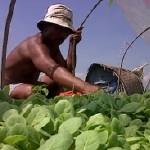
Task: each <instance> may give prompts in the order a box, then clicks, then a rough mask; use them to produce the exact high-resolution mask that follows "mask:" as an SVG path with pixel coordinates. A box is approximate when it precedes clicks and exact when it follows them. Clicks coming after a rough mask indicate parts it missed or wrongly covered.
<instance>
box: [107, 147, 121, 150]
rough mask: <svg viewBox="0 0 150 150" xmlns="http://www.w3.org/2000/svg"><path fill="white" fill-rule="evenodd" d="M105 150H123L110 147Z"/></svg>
mask: <svg viewBox="0 0 150 150" xmlns="http://www.w3.org/2000/svg"><path fill="white" fill-rule="evenodd" d="M107 150H123V149H122V148H121V147H112V148H108V149H107Z"/></svg>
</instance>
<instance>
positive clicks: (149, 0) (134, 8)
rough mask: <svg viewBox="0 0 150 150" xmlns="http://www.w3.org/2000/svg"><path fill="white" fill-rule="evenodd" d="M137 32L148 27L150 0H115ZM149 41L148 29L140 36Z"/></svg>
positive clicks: (149, 21)
mask: <svg viewBox="0 0 150 150" xmlns="http://www.w3.org/2000/svg"><path fill="white" fill-rule="evenodd" d="M116 1H117V4H118V5H119V6H120V7H121V8H122V9H123V11H124V13H125V15H126V17H127V18H128V21H129V23H130V24H131V25H132V27H133V28H134V30H135V31H136V33H137V34H139V33H141V32H142V31H144V29H146V28H147V27H150V0H116ZM142 37H143V38H144V39H145V40H146V41H148V42H149V43H150V30H149V31H147V32H145V33H144V34H143V36H142Z"/></svg>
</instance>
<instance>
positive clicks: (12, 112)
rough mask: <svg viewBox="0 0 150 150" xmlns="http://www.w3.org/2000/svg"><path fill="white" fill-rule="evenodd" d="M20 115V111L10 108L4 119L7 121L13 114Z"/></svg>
mask: <svg viewBox="0 0 150 150" xmlns="http://www.w3.org/2000/svg"><path fill="white" fill-rule="evenodd" d="M14 115H18V111H17V110H16V109H9V110H8V111H6V112H5V113H4V115H3V121H7V119H8V118H9V117H11V116H14Z"/></svg>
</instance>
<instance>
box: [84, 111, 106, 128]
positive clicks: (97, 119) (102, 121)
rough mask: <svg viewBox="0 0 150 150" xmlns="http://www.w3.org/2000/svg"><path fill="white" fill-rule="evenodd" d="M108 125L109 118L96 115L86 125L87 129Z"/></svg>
mask: <svg viewBox="0 0 150 150" xmlns="http://www.w3.org/2000/svg"><path fill="white" fill-rule="evenodd" d="M107 124H108V118H107V117H105V116H104V115H103V114H101V113H99V114H95V115H93V116H91V117H90V118H89V120H88V121H87V123H86V127H87V129H89V128H93V127H96V126H100V125H107Z"/></svg>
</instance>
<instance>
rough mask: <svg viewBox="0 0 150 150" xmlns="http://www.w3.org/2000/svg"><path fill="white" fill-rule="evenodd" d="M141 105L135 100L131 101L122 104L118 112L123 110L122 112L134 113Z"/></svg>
mask: <svg viewBox="0 0 150 150" xmlns="http://www.w3.org/2000/svg"><path fill="white" fill-rule="evenodd" d="M140 106H141V104H140V103H137V102H131V103H128V104H126V105H124V106H123V107H122V108H121V109H120V110H119V112H124V113H134V112H136V110H137V109H138V108H139V107H140Z"/></svg>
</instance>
